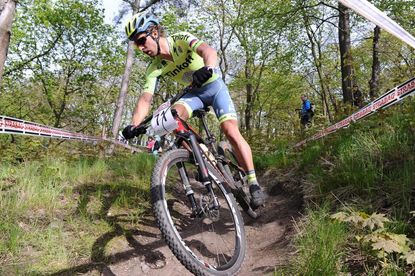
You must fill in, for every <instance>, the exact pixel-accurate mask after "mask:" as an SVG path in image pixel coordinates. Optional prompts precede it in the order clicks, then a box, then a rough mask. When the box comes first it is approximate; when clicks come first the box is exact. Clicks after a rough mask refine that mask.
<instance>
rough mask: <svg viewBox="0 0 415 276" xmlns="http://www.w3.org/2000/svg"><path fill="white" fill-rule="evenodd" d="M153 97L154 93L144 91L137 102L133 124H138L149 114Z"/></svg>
mask: <svg viewBox="0 0 415 276" xmlns="http://www.w3.org/2000/svg"><path fill="white" fill-rule="evenodd" d="M152 99H153V94H152V93H149V92H144V93H143V94H142V95H141V96H140V98H138V101H137V104H136V106H135V108H134V113H133V120H132V125H133V126H138V125H139V124H140V123H141V122H142V121H143V119H144V117H145V116H146V115H147V113H148V111H149V110H150V106H151V101H152Z"/></svg>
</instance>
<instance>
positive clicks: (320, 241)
mask: <svg viewBox="0 0 415 276" xmlns="http://www.w3.org/2000/svg"><path fill="white" fill-rule="evenodd" d="M297 232H298V234H297V236H296V238H295V246H296V249H297V254H296V256H295V257H294V259H293V260H292V262H291V263H290V267H289V268H288V271H289V272H288V274H289V275H339V274H340V273H341V272H342V271H344V268H343V267H342V264H341V263H342V262H341V261H342V258H343V257H344V255H345V249H346V244H347V230H346V227H345V226H344V225H343V224H342V223H340V222H336V221H333V220H331V219H330V217H329V215H328V210H327V208H325V207H322V208H321V209H317V210H312V209H308V210H307V213H306V215H305V216H304V219H303V220H302V221H301V222H300V223H299V224H298V225H297ZM277 275H279V274H278V273H277Z"/></svg>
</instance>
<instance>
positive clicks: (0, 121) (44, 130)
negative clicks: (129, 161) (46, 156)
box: [0, 116, 141, 151]
mask: <svg viewBox="0 0 415 276" xmlns="http://www.w3.org/2000/svg"><path fill="white" fill-rule="evenodd" d="M2 133H4V134H19V135H30V136H41V137H45V138H46V137H47V138H57V139H65V140H81V141H90V142H99V141H106V142H110V143H113V144H116V145H119V146H122V147H125V148H128V149H130V150H132V151H141V150H140V149H139V148H137V147H133V146H131V145H128V144H125V143H122V142H120V141H117V140H113V139H108V138H100V137H95V136H88V135H84V134H80V133H75V132H70V131H66V130H63V129H59V128H52V127H49V126H46V125H41V124H37V123H33V122H29V121H25V120H20V119H16V118H12V117H7V116H0V134H2Z"/></svg>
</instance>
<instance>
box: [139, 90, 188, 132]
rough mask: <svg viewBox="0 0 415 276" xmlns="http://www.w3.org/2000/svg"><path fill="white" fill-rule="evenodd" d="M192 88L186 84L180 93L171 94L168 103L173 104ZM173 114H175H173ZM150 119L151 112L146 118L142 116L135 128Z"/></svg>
mask: <svg viewBox="0 0 415 276" xmlns="http://www.w3.org/2000/svg"><path fill="white" fill-rule="evenodd" d="M192 90H193V87H192V86H191V85H190V86H186V87H185V88H184V89H183V90H182V91H181V92H180V93H178V94H176V95H175V96H173V98H171V99H170V105H173V104H174V103H175V102H177V101H178V100H180V99H181V98H182V97H183V96H184V95H186V94H187V93H190V92H192ZM174 115H176V114H174ZM151 119H153V114H150V115H148V116H147V117H146V118H144V120H143V121H142V122H141V123H140V124H139V125H138V126H137V128H138V127H140V126H145V125H147V124H148V123H149V122H150V121H151ZM145 127H146V128H147V127H148V126H145ZM137 136H138V135H137Z"/></svg>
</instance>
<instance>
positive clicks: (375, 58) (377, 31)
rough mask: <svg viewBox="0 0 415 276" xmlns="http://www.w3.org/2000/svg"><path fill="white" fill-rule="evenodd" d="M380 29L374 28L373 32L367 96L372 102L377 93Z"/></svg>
mask: <svg viewBox="0 0 415 276" xmlns="http://www.w3.org/2000/svg"><path fill="white" fill-rule="evenodd" d="M380 30H381V29H380V27H379V26H376V27H375V29H374V32H373V53H372V54H373V60H372V77H371V79H370V81H369V87H370V90H369V96H370V99H371V100H374V99H375V97H376V96H377V95H378V92H379V72H380V61H379V38H380Z"/></svg>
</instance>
